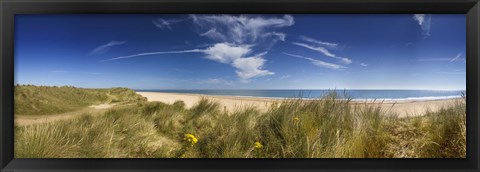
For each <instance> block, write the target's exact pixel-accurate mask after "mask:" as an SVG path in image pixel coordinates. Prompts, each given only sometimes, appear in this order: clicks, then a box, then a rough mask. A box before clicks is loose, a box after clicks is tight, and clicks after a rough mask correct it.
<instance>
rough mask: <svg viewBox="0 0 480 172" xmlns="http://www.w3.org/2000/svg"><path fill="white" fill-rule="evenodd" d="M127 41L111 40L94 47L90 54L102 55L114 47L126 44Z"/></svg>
mask: <svg viewBox="0 0 480 172" xmlns="http://www.w3.org/2000/svg"><path fill="white" fill-rule="evenodd" d="M126 43H127V42H126V41H110V42H108V43H106V44H104V45H100V46H98V47H97V48H95V49H93V50H92V51H91V52H90V53H89V54H90V55H100V54H104V53H106V52H108V51H109V50H110V49H111V48H112V47H114V46H118V45H123V44H126Z"/></svg>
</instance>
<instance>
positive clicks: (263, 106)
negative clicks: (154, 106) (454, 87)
mask: <svg viewBox="0 0 480 172" xmlns="http://www.w3.org/2000/svg"><path fill="white" fill-rule="evenodd" d="M137 93H138V94H140V95H142V96H144V97H146V98H147V99H148V101H159V102H163V103H167V104H172V103H174V102H175V101H177V100H181V101H183V102H185V105H186V106H187V108H190V107H192V106H193V105H195V103H197V102H198V101H199V100H200V99H201V98H202V97H205V98H209V99H212V100H215V101H218V102H219V103H220V104H221V105H222V106H223V107H224V108H226V110H228V111H233V110H235V109H238V108H243V107H246V106H255V107H257V108H258V109H259V110H261V111H266V110H267V109H268V107H269V106H270V105H271V104H272V103H274V102H282V101H283V100H281V99H269V98H255V97H236V96H213V95H201V94H183V93H160V92H137ZM456 100H457V99H447V100H425V101H423V100H422V101H384V102H381V101H380V100H377V101H353V102H352V105H355V104H364V103H368V104H378V105H380V106H381V107H382V109H385V110H387V111H390V112H394V113H397V114H398V115H399V116H400V117H405V116H418V115H423V114H424V113H425V111H426V110H427V109H429V110H431V111H437V110H439V109H440V108H442V107H446V106H449V105H451V104H452V103H453V102H454V101H456Z"/></svg>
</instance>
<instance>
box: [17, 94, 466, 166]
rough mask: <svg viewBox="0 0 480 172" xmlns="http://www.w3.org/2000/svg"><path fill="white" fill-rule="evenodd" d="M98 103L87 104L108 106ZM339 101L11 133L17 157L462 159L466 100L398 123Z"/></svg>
mask: <svg viewBox="0 0 480 172" xmlns="http://www.w3.org/2000/svg"><path fill="white" fill-rule="evenodd" d="M27 88H28V87H27ZM57 89H72V88H63V87H61V88H57ZM89 91H90V90H89ZM102 91H103V90H102ZM102 91H99V92H102ZM117 91H119V90H117ZM22 92H25V91H22ZM93 92H94V91H93ZM119 92H120V93H115V92H113V91H108V93H109V95H122V94H127V93H125V92H122V91H119ZM127 92H128V91H127ZM16 94H17V93H16ZM68 94H71V93H68ZM100 95H101V94H100ZM125 96H131V95H125ZM66 97H68V96H66ZM92 97H96V96H92ZM98 97H99V99H93V98H92V99H88V101H91V102H93V100H95V101H96V100H98V101H99V102H101V101H106V99H107V98H106V97H102V96H98ZM101 98H104V99H101ZM341 98H342V99H339V95H337V94H335V93H332V94H330V95H327V96H325V97H322V98H320V99H318V100H314V101H305V100H301V99H292V100H288V101H286V102H283V103H280V104H274V105H272V106H271V107H270V109H269V110H268V111H266V112H261V111H258V110H257V109H255V107H247V108H244V109H240V110H237V111H234V112H226V111H224V110H222V108H221V107H220V104H219V103H218V102H214V101H211V100H208V99H202V100H200V101H199V102H198V103H197V104H196V105H195V106H194V107H192V108H190V109H186V108H185V104H184V103H183V102H181V101H178V102H175V103H174V104H172V105H168V104H164V103H160V102H146V101H136V102H135V103H133V104H132V103H130V104H127V105H124V106H117V107H113V108H111V109H109V110H108V111H106V112H104V113H102V114H101V115H92V114H84V115H83V116H82V117H79V118H74V119H70V120H63V121H57V122H51V123H44V124H34V125H28V126H23V127H18V126H17V127H16V128H15V157H16V158H58V157H80V158H86V157H88V158H105V157H115V158H124V157H128V158H137V157H142V158H163V157H170V158H388V157H414V158H423V157H428V158H433V157H442V158H446V157H455V158H465V156H466V135H465V134H466V129H465V126H466V116H465V115H466V111H465V107H466V103H465V99H463V100H459V101H458V102H457V103H455V104H453V105H451V106H448V107H445V108H443V109H441V110H440V111H437V112H426V115H425V116H422V117H405V118H400V117H397V116H396V115H395V114H388V113H387V112H386V111H384V110H382V109H381V108H380V107H379V106H378V105H372V104H358V105H355V106H352V104H351V103H350V100H349V99H343V97H341ZM16 100H17V99H16ZM67 102H68V101H67ZM85 104H87V103H85ZM36 105H37V106H36V107H40V105H39V104H36ZM41 105H43V104H41ZM16 108H17V107H16ZM18 108H20V107H18ZM21 108H25V107H21Z"/></svg>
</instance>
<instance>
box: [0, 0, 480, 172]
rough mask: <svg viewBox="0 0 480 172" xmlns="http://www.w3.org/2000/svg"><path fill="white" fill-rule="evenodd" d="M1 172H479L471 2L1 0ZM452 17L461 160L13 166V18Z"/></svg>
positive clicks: (476, 7)
mask: <svg viewBox="0 0 480 172" xmlns="http://www.w3.org/2000/svg"><path fill="white" fill-rule="evenodd" d="M0 13H1V14H0V15H1V19H0V21H1V24H0V26H1V30H0V31H1V33H0V40H1V47H0V53H1V57H0V64H1V67H0V72H1V73H0V81H1V85H0V98H1V104H0V113H1V116H0V169H1V171H87V170H90V171H107V170H108V171H112V170H113V171H196V172H198V171H212V170H220V171H227V170H228V171H260V170H262V171H263V170H265V171H374V170H375V171H480V170H479V169H480V168H479V162H480V161H479V158H478V155H479V154H480V152H479V150H480V149H479V146H480V144H479V139H480V137H479V133H478V131H480V125H479V122H480V121H479V118H478V97H479V93H480V92H479V89H480V87H479V73H480V68H479V67H480V64H479V61H478V58H479V54H480V53H479V48H480V45H479V41H480V36H479V31H480V3H479V1H478V0H295V1H294V0H242V1H240V0H115V1H114V0H83V1H78V0H1V1H0ZM148 13H169V14H172V13H174V14H177V13H209V14H212V13H227V14H236V13H255V14H267V13H292V14H293V13H342V14H357V13H358V14H384V13H387V14H400V13H409V14H418V13H431V14H437V13H452V14H465V15H466V17H467V32H466V33H467V44H466V45H467V52H466V60H467V63H466V64H467V74H466V76H467V90H466V92H467V95H468V96H467V151H468V152H467V156H466V157H467V158H466V159H15V158H14V151H13V150H14V149H13V148H14V143H13V129H14V122H13V105H14V102H13V100H14V99H13V90H14V26H15V20H14V16H15V14H148Z"/></svg>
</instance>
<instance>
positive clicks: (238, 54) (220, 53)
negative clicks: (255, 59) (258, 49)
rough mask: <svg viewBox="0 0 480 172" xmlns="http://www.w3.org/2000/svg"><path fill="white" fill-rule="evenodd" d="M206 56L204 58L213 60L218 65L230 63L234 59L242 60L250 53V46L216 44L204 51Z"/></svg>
mask: <svg viewBox="0 0 480 172" xmlns="http://www.w3.org/2000/svg"><path fill="white" fill-rule="evenodd" d="M203 52H204V53H205V54H207V56H206V57H205V58H207V59H210V60H214V61H217V62H220V63H231V62H233V61H234V60H235V59H238V58H242V57H244V56H245V55H246V54H248V53H250V52H251V49H250V46H247V45H241V46H235V45H231V44H228V43H218V44H215V45H213V46H211V47H209V48H207V49H205V50H203Z"/></svg>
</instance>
